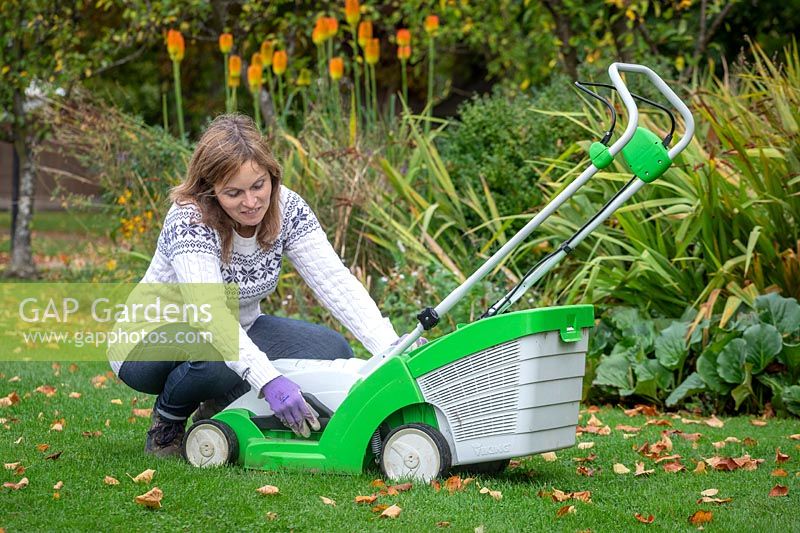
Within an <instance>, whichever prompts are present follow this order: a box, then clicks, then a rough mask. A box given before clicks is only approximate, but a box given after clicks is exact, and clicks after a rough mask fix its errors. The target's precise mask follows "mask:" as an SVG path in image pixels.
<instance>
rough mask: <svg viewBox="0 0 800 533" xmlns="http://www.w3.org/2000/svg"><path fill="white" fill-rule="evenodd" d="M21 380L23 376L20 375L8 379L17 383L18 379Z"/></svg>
mask: <svg viewBox="0 0 800 533" xmlns="http://www.w3.org/2000/svg"><path fill="white" fill-rule="evenodd" d="M21 380H22V378H21V377H19V376H14V377H13V378H10V379H9V380H8V382H9V383H16V382H17V381H21Z"/></svg>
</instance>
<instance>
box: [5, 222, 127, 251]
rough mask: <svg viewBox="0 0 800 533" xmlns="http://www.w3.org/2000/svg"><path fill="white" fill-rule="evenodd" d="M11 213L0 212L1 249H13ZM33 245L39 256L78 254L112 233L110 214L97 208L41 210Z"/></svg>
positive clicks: (34, 228)
mask: <svg viewBox="0 0 800 533" xmlns="http://www.w3.org/2000/svg"><path fill="white" fill-rule="evenodd" d="M10 228H11V213H10V212H9V211H0V252H6V253H7V252H9V250H10V245H11V241H10V238H9V234H10V231H11V229H10ZM31 228H32V230H33V232H34V233H35V235H34V237H33V239H31V241H32V242H31V244H32V246H33V252H34V253H35V254H38V255H45V256H54V255H58V254H60V253H65V254H72V253H78V252H80V251H82V250H84V249H85V248H86V246H87V245H88V244H90V243H96V242H97V241H98V238H103V237H107V236H108V232H109V231H110V229H111V227H110V226H109V220H108V215H106V214H103V213H100V212H96V211H91V212H90V211H80V212H78V211H37V212H35V213H34V215H33V223H32V225H31Z"/></svg>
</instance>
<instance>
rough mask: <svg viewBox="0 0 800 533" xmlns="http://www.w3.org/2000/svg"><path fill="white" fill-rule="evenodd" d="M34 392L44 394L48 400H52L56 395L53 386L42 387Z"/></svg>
mask: <svg viewBox="0 0 800 533" xmlns="http://www.w3.org/2000/svg"><path fill="white" fill-rule="evenodd" d="M34 392H39V393H42V394H44V395H45V396H47V397H48V398H52V397H53V396H55V394H56V388H55V387H53V386H52V385H41V386H39V387H36V389H35V390H34Z"/></svg>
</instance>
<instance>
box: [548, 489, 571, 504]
mask: <svg viewBox="0 0 800 533" xmlns="http://www.w3.org/2000/svg"><path fill="white" fill-rule="evenodd" d="M551 496H552V497H553V501H554V502H565V501H567V500H569V499H570V498H572V493H571V492H564V491H561V490H558V489H553V492H552V493H551Z"/></svg>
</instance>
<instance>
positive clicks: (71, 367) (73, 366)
mask: <svg viewBox="0 0 800 533" xmlns="http://www.w3.org/2000/svg"><path fill="white" fill-rule="evenodd" d="M67 370H69V373H70V374H74V373H75V372H77V371H78V365H76V364H75V363H71V364H70V365H69V366H68V367H67Z"/></svg>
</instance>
